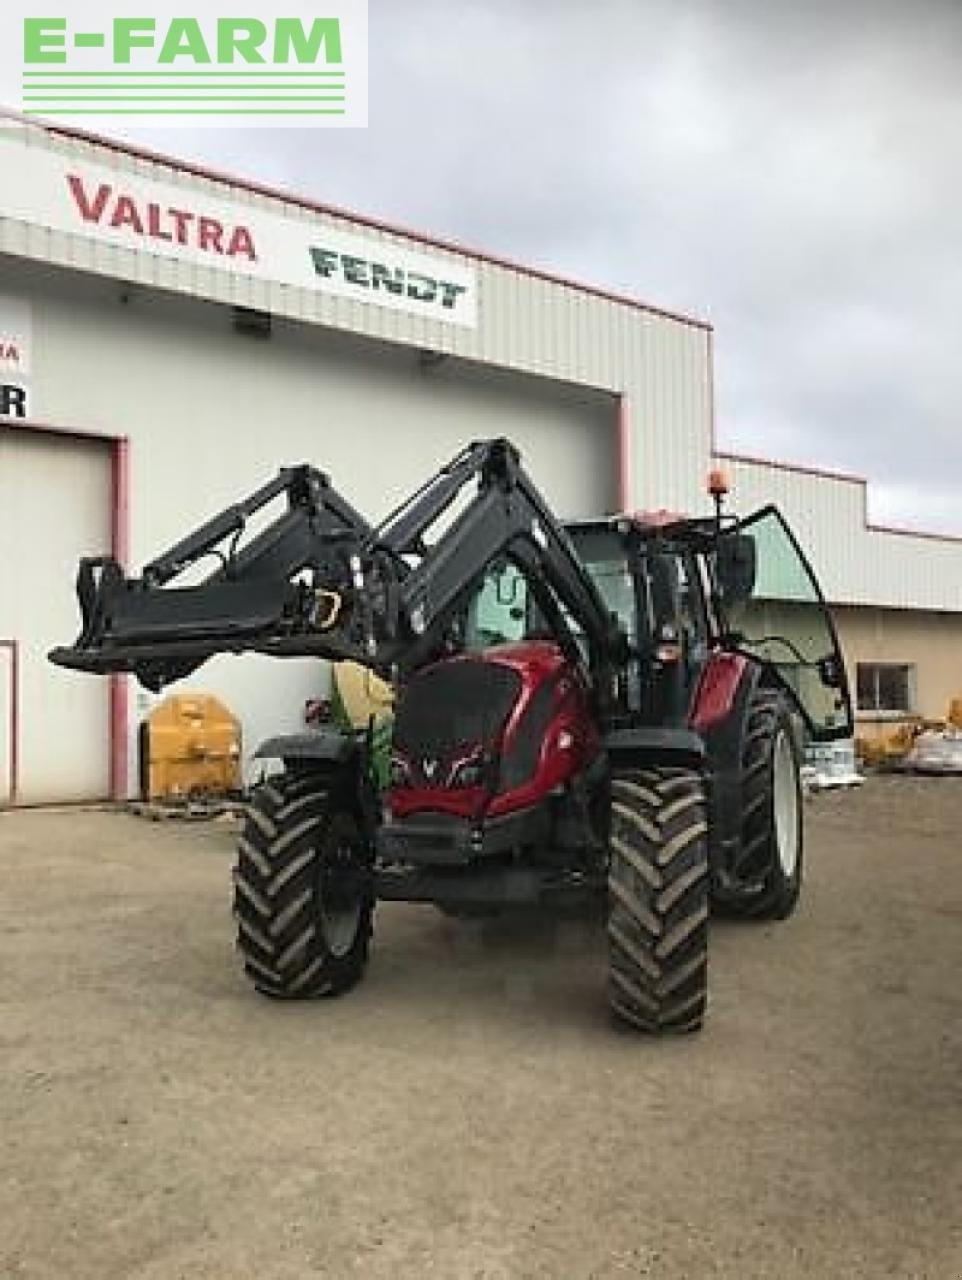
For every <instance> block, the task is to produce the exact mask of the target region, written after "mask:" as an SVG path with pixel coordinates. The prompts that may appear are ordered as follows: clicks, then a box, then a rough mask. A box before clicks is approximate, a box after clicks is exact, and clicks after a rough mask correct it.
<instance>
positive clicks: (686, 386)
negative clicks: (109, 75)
mask: <svg viewBox="0 0 962 1280" xmlns="http://www.w3.org/2000/svg"><path fill="white" fill-rule="evenodd" d="M0 124H2V122H0ZM17 136H18V137H19V139H20V141H21V142H22V145H24V146H32V147H42V148H45V149H47V150H49V151H53V152H56V153H58V154H60V155H63V156H64V157H66V158H69V159H70V160H72V161H74V162H75V163H76V162H77V161H79V160H83V159H86V160H87V161H88V162H90V163H97V164H100V165H107V166H109V167H111V168H112V169H113V170H114V171H115V172H116V173H117V174H118V175H123V174H138V175H140V176H142V177H144V178H151V179H154V180H157V181H164V182H169V183H173V184H175V185H176V186H177V187H179V188H181V189H183V190H184V191H185V192H186V193H190V194H191V195H193V196H195V197H196V196H198V195H200V196H203V195H204V194H206V195H208V196H209V197H210V198H214V197H216V198H218V199H220V200H223V199H224V198H225V196H226V197H229V198H230V199H231V200H235V201H237V202H238V203H240V204H241V205H249V206H252V207H259V208H261V209H264V210H269V211H272V212H275V213H282V214H284V215H285V216H287V217H290V218H292V219H297V220H302V221H304V222H307V223H311V224H314V225H321V226H329V227H334V228H339V229H345V230H349V231H351V232H352V233H354V234H356V235H360V236H363V237H364V238H366V239H368V240H370V242H371V244H372V247H376V246H377V245H378V244H383V243H384V242H391V243H396V244H399V245H402V246H404V247H406V248H416V249H419V250H421V251H422V252H429V253H430V254H431V255H432V256H436V257H438V258H441V259H444V258H447V259H450V260H452V261H456V262H459V263H462V264H465V265H469V266H472V267H474V268H475V269H476V270H477V273H478V278H479V321H478V327H477V328H476V329H469V328H465V327H461V326H457V325H446V324H443V323H439V322H438V321H436V320H434V319H424V318H421V317H417V316H411V315H408V314H405V313H402V312H398V311H389V310H387V309H385V308H382V307H377V306H371V305H367V304H364V303H358V302H355V301H354V300H352V299H344V298H340V297H335V296H332V295H330V294H325V293H322V292H321V291H320V290H318V289H302V288H296V287H292V286H287V285H273V284H269V283H265V282H263V281H258V280H255V279H252V278H249V277H245V276H241V275H236V274H235V275H231V274H229V273H228V272H227V271H225V270H222V269H221V270H218V269H214V268H205V267H202V266H197V265H195V264H193V263H187V262H178V261H174V260H171V259H165V258H161V257H158V256H157V255H154V254H151V253H149V252H133V251H130V250H126V249H121V248H118V247H115V246H113V245H105V244H95V243H93V242H91V241H85V240H83V239H82V238H80V237H78V236H73V235H68V234H64V233H62V232H57V231H51V230H49V229H46V228H44V227H41V226H32V225H27V224H25V223H22V222H16V221H14V220H12V219H10V218H6V219H5V218H4V217H3V216H2V211H3V199H2V195H0V252H2V253H8V254H13V255H17V256H20V257H25V258H33V259H36V260H38V261H42V262H49V263H56V264H59V265H62V266H66V267H71V268H77V269H80V270H83V271H87V272H94V273H96V274H99V275H106V276H111V277H114V278H116V279H122V280H129V281H134V282H137V283H140V284H143V285H148V286H151V287H154V288H161V289H169V290H173V291H175V292H178V293H183V294H188V295H191V296H194V297H198V298H205V299H209V300H213V301H217V302H221V303H227V304H231V305H240V306H245V307H251V308H257V309H259V310H264V311H270V312H271V313H272V314H274V315H276V316H288V317H291V318H293V319H297V320H302V321H306V322H308V323H312V324H320V325H325V326H331V327H334V328H338V329H341V330H345V331H347V332H352V333H357V334H364V335H366V336H368V337H373V338H379V339H382V340H385V341H388V342H396V343H403V344H405V345H411V346H416V347H420V348H426V349H428V350H431V351H437V352H445V353H449V354H452V355H457V356H461V357H463V358H465V359H470V360H477V361H482V362H484V363H487V364H493V365H499V366H501V367H503V368H507V369H515V370H518V371H523V372H526V373H531V374H536V375H540V376H542V377H545V378H551V379H556V380H559V381H563V382H569V383H573V384H576V385H581V386H586V387H593V388H597V389H600V390H605V391H610V392H614V393H624V394H625V396H626V397H627V401H628V409H629V417H630V421H631V424H632V429H633V432H634V437H635V444H634V449H633V460H632V475H631V477H630V480H631V492H632V496H633V500H634V502H635V503H636V504H637V505H639V506H652V505H664V506H669V507H677V508H686V507H690V506H692V505H693V504H694V503H696V502H698V501H699V499H700V487H701V486H700V482H701V473H702V469H703V465H704V459H705V458H706V457H707V455H708V452H709V448H710V433H711V385H710V382H711V375H710V355H709V343H710V330H709V329H708V327H707V326H705V325H703V324H700V323H698V322H689V321H685V320H676V319H674V318H669V317H666V316H664V315H661V314H660V313H658V312H656V311H654V310H646V309H644V308H642V307H640V306H637V305H632V304H630V303H623V302H617V301H614V300H613V299H611V298H608V297H605V296H600V295H597V294H593V293H591V292H588V291H586V290H583V289H579V288H576V287H573V286H570V285H566V284H564V283H561V282H555V281H550V280H546V279H542V278H540V277H538V276H536V275H532V274H530V273H527V272H524V271H522V270H519V269H515V268H512V267H509V266H505V265H500V264H497V263H495V262H493V261H488V260H483V259H482V260H479V259H476V258H475V257H473V256H470V255H467V254H463V253H455V252H451V251H447V250H443V249H440V248H436V247H434V246H431V247H430V248H429V249H425V246H424V244H423V243H421V242H419V241H418V240H416V239H412V238H410V237H405V236H403V235H400V234H396V233H393V232H390V231H386V230H380V229H376V228H373V227H369V226H365V225H363V224H362V223H359V222H354V221H351V220H349V219H346V218H342V217H337V216H334V215H333V214H330V213H326V212H314V211H312V210H309V209H306V208H304V207H302V206H300V205H297V204H294V203H290V202H287V201H284V200H282V199H279V198H273V197H267V196H264V195H261V194H258V193H254V192H251V191H248V190H246V189H243V188H239V187H235V186H226V185H225V184H224V183H223V182H215V181H213V180H211V179H208V178H204V177H199V176H194V175H192V174H189V173H186V172H183V171H181V170H178V169H176V168H173V167H171V166H169V165H166V164H161V163H157V162H154V161H152V160H146V159H142V158H140V157H136V156H131V155H128V154H125V153H122V152H119V151H115V150H113V149H110V148H107V147H103V146H99V145H96V144H94V143H92V142H89V141H87V140H79V139H75V138H71V137H66V136H63V135H61V134H57V133H51V132H48V131H46V130H44V129H41V128H40V127H31V128H29V129H26V128H20V129H19V130H18V131H17ZM612 429H614V424H613V425H612Z"/></svg>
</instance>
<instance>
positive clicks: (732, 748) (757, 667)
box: [702, 661, 771, 877]
mask: <svg viewBox="0 0 962 1280" xmlns="http://www.w3.org/2000/svg"><path fill="white" fill-rule="evenodd" d="M764 677H765V669H764V667H762V666H761V664H760V663H757V662H751V661H749V662H747V663H746V664H745V668H744V671H743V672H742V677H741V679H740V681H739V683H738V688H737V690H736V693H735V698H734V701H733V703H732V707H731V710H730V711H729V713H728V715H726V716H725V717H724V719H722V720H719V721H717V722H716V723H715V724H713V725H712V726H711V727H710V728H709V729H707V730H706V731H705V733H704V736H703V739H702V740H703V742H704V747H705V762H706V765H707V776H708V784H709V809H710V814H711V822H710V831H711V835H712V840H711V845H712V849H711V852H712V863H713V869H714V871H715V875H716V877H717V876H722V877H723V876H724V875H725V874H726V873H727V872H729V871H730V870H731V869H732V866H733V863H734V859H735V858H736V856H737V854H738V847H739V842H740V841H741V824H742V757H743V753H744V746H745V726H746V724H747V721H748V704H749V703H750V701H751V699H752V695H753V694H754V693H755V690H756V689H757V688H758V687H759V686H760V685H761V684H763V683H771V682H766V681H765V679H764Z"/></svg>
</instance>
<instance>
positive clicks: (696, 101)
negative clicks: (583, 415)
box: [128, 0, 962, 532]
mask: <svg viewBox="0 0 962 1280" xmlns="http://www.w3.org/2000/svg"><path fill="white" fill-rule="evenodd" d="M370 17H371V123H370V127H369V129H367V130H366V131H363V132H359V131H345V132H339V131H336V130H328V131H321V130H319V131H316V132H310V133H308V132H304V131H276V132H272V133H270V134H264V133H257V132H251V133H248V134H243V133H240V132H229V131H217V132H201V131H186V130H182V131H179V132H174V131H166V132H165V133H163V134H158V133H157V132H156V131H153V130H152V131H150V132H149V133H148V132H143V133H142V134H140V135H139V140H142V141H144V142H145V143H147V144H148V145H154V146H159V147H160V148H161V149H169V150H172V151H174V152H176V153H178V154H181V155H189V156H194V157H197V158H200V159H203V160H206V161H208V162H210V163H213V164H216V165H218V166H219V167H222V168H233V169H236V170H238V171H239V172H242V173H245V174H249V175H253V176H256V177H259V178H261V179H263V180H265V181H268V182H272V183H277V184H279V185H283V186H288V187H291V188H293V189H296V190H300V191H303V192H305V193H308V194H310V195H313V196H315V197H317V198H318V199H322V200H326V201H329V202H331V203H335V204H342V205H345V206H347V207H353V208H356V209H359V210H363V211H364V212H367V213H372V214H378V215H382V216H384V217H386V218H389V219H393V220H396V221H399V222H402V223H405V224H408V225H410V226H414V227H418V228H422V229H428V230H433V231H436V232H439V233H442V234H445V235H448V236H451V237H453V238H457V239H461V240H464V241H466V242H468V243H471V244H475V245H478V246H479V247H485V248H488V249H490V250H492V251H494V252H500V253H503V254H506V255H509V256H512V257H516V258H521V259H523V260H526V261H530V262H532V263H537V264H540V265H543V266H546V267H549V268H551V269H554V270H557V271H560V272H562V273H565V274H570V275H575V276H579V277H582V278H584V279H587V280H591V281H594V282H597V283H600V284H606V285H609V286H612V287H615V288H618V289H622V290H626V291H628V292H631V293H634V294H637V295H638V296H640V297H643V298H646V299H648V300H650V301H654V302H657V303H660V304H662V305H664V306H668V307H674V308H678V309H687V310H692V311H694V312H696V313H698V314H701V315H707V316H708V317H709V318H710V319H711V320H712V322H713V323H714V325H715V327H716V375H717V385H718V425H719V438H720V441H721V443H722V444H723V445H724V446H726V447H735V448H741V449H744V450H746V451H749V452H752V453H771V454H774V455H777V456H779V457H782V458H786V459H789V460H797V461H801V462H808V463H815V464H820V465H823V466H836V467H841V468H843V469H847V470H854V471H858V472H862V473H865V474H868V475H869V477H870V479H871V480H872V481H873V485H874V487H873V489H872V491H871V492H872V497H871V510H872V514H873V516H874V517H875V518H877V519H880V520H891V521H898V522H908V523H914V524H919V525H921V526H923V527H941V528H943V529H948V530H951V531H956V532H962V508H960V506H959V498H960V490H962V484H960V480H959V475H960V470H962V444H960V430H959V422H958V418H959V416H960V415H959V403H960V400H962V394H960V391H962V388H960V383H962V374H960V372H959V363H958V361H959V356H958V353H959V350H960V348H962V341H960V339H962V331H960V330H962V324H960V319H959V315H960V308H959V301H958V299H959V296H960V291H962V230H960V227H962V220H960V218H959V213H958V207H957V206H958V201H959V199H960V197H962V145H960V143H962V94H960V93H959V90H958V83H959V79H960V72H962V6H958V5H955V4H948V3H946V4H938V3H934V2H930V3H926V2H924V0H923V2H921V3H916V4H912V5H908V4H895V3H893V4H887V3H885V2H884V0H865V3H849V4H838V3H837V2H836V3H835V4H829V3H827V2H822V0H816V2H815V3H807V4H804V5H801V4H791V3H787V2H785V3H779V0H770V2H769V3H767V4H766V3H762V0H757V2H756V0H730V2H729V3H718V2H717V0H699V2H697V3H693V2H690V0H689V2H688V3H686V2H685V0H637V2H635V3H628V2H627V0H625V2H619V0H607V2H603V3H598V4H594V5H584V4H581V3H574V2H573V0H572V3H566V2H565V0H558V2H556V3H553V4H544V5H534V4H529V5H525V6H522V5H520V4H518V3H516V2H515V3H508V2H507V0H503V2H499V0H468V2H467V3H459V4H457V5H453V4H451V3H450V2H446V3H442V2H441V0H406V3H405V4H403V5H400V4H391V3H390V2H389V0H371V6H370ZM128 136H134V134H133V133H130V134H129V135H128Z"/></svg>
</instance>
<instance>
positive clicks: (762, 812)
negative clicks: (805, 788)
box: [725, 689, 804, 920]
mask: <svg viewBox="0 0 962 1280" xmlns="http://www.w3.org/2000/svg"><path fill="white" fill-rule="evenodd" d="M741 792H742V820H741V848H740V850H739V854H738V858H737V860H736V863H735V872H736V877H737V880H738V888H737V890H736V892H735V894H734V896H732V897H726V903H725V906H726V908H727V909H728V911H729V912H730V913H731V914H734V915H737V916H743V917H751V918H752V919H756V920H784V919H786V918H787V917H788V916H790V915H791V914H792V912H793V911H794V910H795V907H796V906H797V904H798V899H799V894H800V893H801V890H802V873H803V865H802V853H803V844H804V833H803V821H802V782H801V769H800V761H799V752H798V745H797V742H796V737H795V729H794V726H793V724H792V719H791V715H790V714H789V710H788V703H787V701H786V699H785V697H784V696H783V695H782V694H781V693H778V692H777V691H776V690H773V689H759V690H757V692H756V693H755V695H754V697H753V698H752V701H751V703H750V704H749V708H748V721H747V723H746V726H745V744H744V747H743V749H742V787H741Z"/></svg>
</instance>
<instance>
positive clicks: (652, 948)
mask: <svg viewBox="0 0 962 1280" xmlns="http://www.w3.org/2000/svg"><path fill="white" fill-rule="evenodd" d="M608 944H609V987H608V990H609V1001H610V1004H611V1008H612V1011H613V1013H614V1015H615V1017H616V1018H617V1019H618V1020H619V1021H621V1022H624V1023H627V1024H628V1025H629V1026H631V1027H634V1028H636V1029H637V1030H639V1031H647V1032H655V1033H663V1032H681V1031H697V1030H698V1028H699V1027H700V1026H701V1023H702V1018H703V1016H704V1013H705V1003H706V998H707V990H708V821H707V816H706V804H705V789H704V784H703V782H702V779H701V778H700V777H699V775H698V774H696V773H692V772H691V771H690V770H687V769H668V768H666V769H638V770H632V771H626V772H624V773H618V774H615V776H614V777H613V778H612V782H611V843H610V853H609V871H608Z"/></svg>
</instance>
